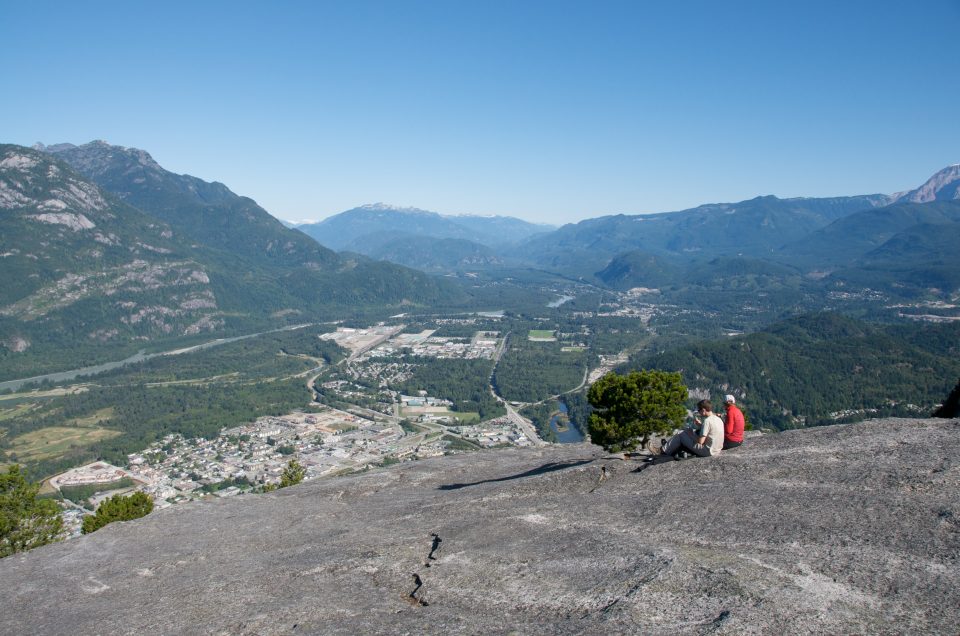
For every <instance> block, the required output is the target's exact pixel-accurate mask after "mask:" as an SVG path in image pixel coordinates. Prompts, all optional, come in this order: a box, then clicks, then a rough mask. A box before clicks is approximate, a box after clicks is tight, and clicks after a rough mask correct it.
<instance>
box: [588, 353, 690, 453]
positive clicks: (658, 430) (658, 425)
mask: <svg viewBox="0 0 960 636" xmlns="http://www.w3.org/2000/svg"><path fill="white" fill-rule="evenodd" d="M587 399H588V400H589V402H590V405H591V406H593V408H594V411H593V413H591V414H590V420H589V432H590V440H591V441H592V442H593V443H594V444H598V445H600V446H602V447H603V448H604V449H605V450H607V451H608V452H620V451H624V450H631V449H633V448H636V447H637V445H638V444H639V445H643V444H646V443H647V440H648V439H649V438H650V436H651V435H653V434H666V433H669V432H670V431H672V430H673V429H675V428H679V427H680V426H682V425H683V420H684V418H685V417H686V415H687V409H686V407H685V406H684V403H685V402H686V400H687V387H686V386H684V384H683V379H682V378H681V377H680V374H679V373H669V372H666V371H645V370H641V371H633V372H631V373H629V374H627V375H618V374H616V373H608V374H607V375H605V376H603V377H602V378H600V379H599V380H597V381H596V382H594V383H593V386H591V387H590V391H589V392H588V393H587Z"/></svg>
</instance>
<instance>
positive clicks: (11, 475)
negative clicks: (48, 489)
mask: <svg viewBox="0 0 960 636" xmlns="http://www.w3.org/2000/svg"><path fill="white" fill-rule="evenodd" d="M39 490H40V485H39V484H33V483H30V482H28V481H27V479H26V477H24V475H23V473H22V472H21V471H20V466H19V465H17V464H14V465H13V466H10V467H9V468H7V470H6V471H5V472H2V473H0V557H5V556H10V555H11V554H13V553H15V552H22V551H24V550H30V549H32V548H37V547H40V546H42V545H46V544H48V543H52V542H54V541H56V540H57V539H59V538H60V533H61V532H63V518H62V517H61V516H60V508H59V506H57V504H56V502H55V501H53V500H52V499H38V498H37V492H38V491H39Z"/></svg>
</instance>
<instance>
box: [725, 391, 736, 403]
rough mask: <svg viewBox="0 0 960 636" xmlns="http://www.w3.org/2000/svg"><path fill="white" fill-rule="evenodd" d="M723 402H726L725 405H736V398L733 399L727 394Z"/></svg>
mask: <svg viewBox="0 0 960 636" xmlns="http://www.w3.org/2000/svg"><path fill="white" fill-rule="evenodd" d="M723 401H724V402H726V403H727V404H736V403H737V398H735V397H733V396H732V395H730V394H729V393H728V394H727V395H725V396H724V397H723Z"/></svg>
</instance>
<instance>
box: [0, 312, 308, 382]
mask: <svg viewBox="0 0 960 636" xmlns="http://www.w3.org/2000/svg"><path fill="white" fill-rule="evenodd" d="M309 326H310V325H292V326H289V327H281V328H280V329H271V330H269V331H261V332H260V333H251V334H247V335H245V336H234V337H232V338H217V339H216V340H211V341H210V342H204V343H203V344H198V345H194V346H192V347H184V348H180V349H173V350H171V351H161V352H159V353H144V352H143V351H139V352H137V353H135V354H134V355H132V356H130V357H129V358H125V359H123V360H118V361H116V362H105V363H103V364H98V365H95V366H92V367H83V368H81V369H74V370H73V371H60V372H57V373H48V374H46V375H37V376H34V377H32V378H21V379H19V380H7V381H6V382H0V391H3V390H6V389H10V390H11V391H19V390H20V387H22V386H23V385H24V384H29V383H31V382H43V381H44V380H50V381H51V382H66V381H69V380H74V379H76V378H79V377H80V376H84V375H97V374H98V373H103V372H105V371H111V370H113V369H116V368H118V367H122V366H125V365H128V364H136V363H138V362H143V361H144V360H149V359H150V358H156V357H158V356H176V355H180V354H181V353H190V352H191V351H199V350H201V349H209V348H210V347H216V346H219V345H222V344H227V343H230V342H236V341H237V340H244V339H246V338H255V337H256V336H262V335H263V334H265V333H274V332H276V331H291V330H293V329H302V328H303V327H309Z"/></svg>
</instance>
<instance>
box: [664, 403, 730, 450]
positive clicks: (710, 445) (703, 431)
mask: <svg viewBox="0 0 960 636" xmlns="http://www.w3.org/2000/svg"><path fill="white" fill-rule="evenodd" d="M697 413H699V414H700V417H701V418H703V419H702V420H701V419H699V418H694V419H695V420H696V422H697V429H696V430H694V429H690V428H688V429H685V430H683V431H681V432H679V433H677V434H676V435H674V436H673V437H671V438H670V440H669V441H668V442H667V443H666V444H665V445H664V446H663V447H662V448H661V449H660V453H661V454H662V455H671V456H673V458H674V459H679V457H678V455H677V453H679V452H680V451H681V450H687V451H690V452H691V453H693V454H694V455H697V456H699V457H713V456H714V455H719V454H720V451H721V450H723V420H721V419H720V418H719V417H718V416H716V415H714V413H713V404H711V403H710V400H700V401H699V402H697Z"/></svg>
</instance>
